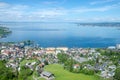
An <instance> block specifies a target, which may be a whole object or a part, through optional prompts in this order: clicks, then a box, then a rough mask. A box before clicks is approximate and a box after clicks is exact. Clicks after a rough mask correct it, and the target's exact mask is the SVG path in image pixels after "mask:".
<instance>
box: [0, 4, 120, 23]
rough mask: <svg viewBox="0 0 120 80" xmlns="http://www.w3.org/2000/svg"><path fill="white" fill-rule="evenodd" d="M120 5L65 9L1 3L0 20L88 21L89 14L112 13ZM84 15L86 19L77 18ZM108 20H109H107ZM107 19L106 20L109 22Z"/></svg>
mask: <svg viewBox="0 0 120 80" xmlns="http://www.w3.org/2000/svg"><path fill="white" fill-rule="evenodd" d="M55 3H56V2H50V3H49V2H46V4H55ZM119 7H120V3H117V4H113V5H108V6H102V7H92V8H90V7H89V6H86V7H81V6H80V7H79V8H76V7H74V8H65V7H52V8H48V7H43V8H39V7H32V6H28V5H20V4H17V5H15V4H14V5H13V4H8V3H4V2H0V20H6V21H9V20H14V21H52V20H55V21H56V20H62V21H63V20H65V21H70V20H71V21H85V20H86V21H87V19H88V20H90V19H89V18H86V16H84V13H85V14H88V15H89V12H94V13H95V12H99V13H100V12H101V13H102V12H105V11H110V10H112V9H114V8H119ZM81 15H83V17H84V19H81V18H76V17H79V16H81ZM92 17H93V19H94V20H96V21H97V20H99V19H100V20H102V18H97V17H96V18H94V16H92ZM107 19H108V18H107ZM107 19H106V20H107ZM113 19H114V20H119V19H116V18H111V20H113Z"/></svg>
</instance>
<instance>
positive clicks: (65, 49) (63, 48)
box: [56, 47, 68, 52]
mask: <svg viewBox="0 0 120 80" xmlns="http://www.w3.org/2000/svg"><path fill="white" fill-rule="evenodd" d="M56 49H57V50H62V51H64V52H66V51H68V48H67V47H58V48H56Z"/></svg>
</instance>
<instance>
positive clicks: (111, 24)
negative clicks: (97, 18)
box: [75, 22, 120, 27]
mask: <svg viewBox="0 0 120 80" xmlns="http://www.w3.org/2000/svg"><path fill="white" fill-rule="evenodd" d="M75 24H77V25H78V26H93V27H94V26H101V27H104V26H106V27H120V22H103V23H75Z"/></svg>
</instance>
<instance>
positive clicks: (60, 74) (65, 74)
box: [44, 64, 99, 80]
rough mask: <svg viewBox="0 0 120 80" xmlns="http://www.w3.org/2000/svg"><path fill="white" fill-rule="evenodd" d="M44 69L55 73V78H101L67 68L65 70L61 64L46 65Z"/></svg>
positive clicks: (79, 79)
mask: <svg viewBox="0 0 120 80" xmlns="http://www.w3.org/2000/svg"><path fill="white" fill-rule="evenodd" d="M44 69H45V70H46V71H49V72H51V73H53V74H54V75H55V80H99V78H98V77H97V76H95V75H85V74H81V73H79V74H77V73H71V72H69V71H67V70H64V69H63V67H62V66H61V65H59V64H51V65H48V66H45V68H44Z"/></svg>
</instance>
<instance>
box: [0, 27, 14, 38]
mask: <svg viewBox="0 0 120 80" xmlns="http://www.w3.org/2000/svg"><path fill="white" fill-rule="evenodd" d="M11 32H12V31H10V29H9V28H7V27H2V26H0V38H3V37H6V36H7V35H9V34H10V33H11Z"/></svg>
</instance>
